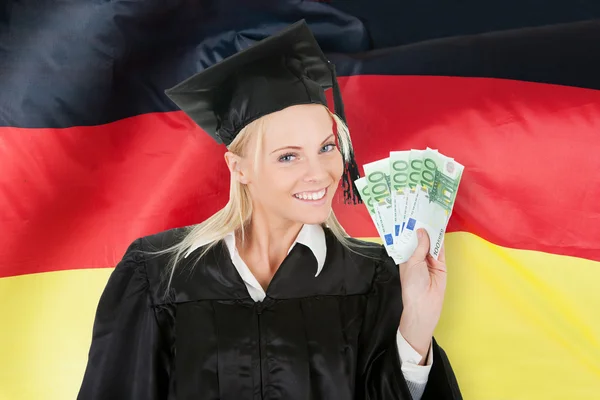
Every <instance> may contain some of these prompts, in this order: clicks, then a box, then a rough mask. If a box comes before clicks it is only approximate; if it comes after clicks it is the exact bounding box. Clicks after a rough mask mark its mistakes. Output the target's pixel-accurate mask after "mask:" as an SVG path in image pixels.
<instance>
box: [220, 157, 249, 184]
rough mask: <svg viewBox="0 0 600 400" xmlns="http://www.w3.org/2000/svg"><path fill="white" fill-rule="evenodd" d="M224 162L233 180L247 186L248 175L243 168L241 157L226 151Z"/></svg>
mask: <svg viewBox="0 0 600 400" xmlns="http://www.w3.org/2000/svg"><path fill="white" fill-rule="evenodd" d="M225 162H226V163H227V168H229V172H230V173H231V176H232V177H233V178H235V179H237V180H238V182H240V183H242V184H244V185H246V184H248V182H249V180H248V174H247V173H246V169H245V168H244V167H245V165H244V164H245V163H244V160H243V158H242V157H240V156H238V155H237V154H234V153H232V152H230V151H228V152H226V153H225Z"/></svg>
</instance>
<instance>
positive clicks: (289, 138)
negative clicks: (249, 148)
mask: <svg viewBox="0 0 600 400" xmlns="http://www.w3.org/2000/svg"><path fill="white" fill-rule="evenodd" d="M332 128H333V119H332V118H331V116H330V115H329V112H328V111H327V109H326V108H325V107H324V106H322V105H319V104H301V105H295V106H292V107H287V108H285V109H283V110H281V111H277V112H275V113H272V114H270V115H269V118H268V119H267V120H266V121H265V124H264V144H263V147H264V148H265V149H267V150H268V149H275V148H279V147H283V146H309V145H312V144H314V143H316V144H320V143H321V142H322V141H323V140H324V139H326V138H327V137H328V136H329V135H331V134H332V132H333V131H332Z"/></svg>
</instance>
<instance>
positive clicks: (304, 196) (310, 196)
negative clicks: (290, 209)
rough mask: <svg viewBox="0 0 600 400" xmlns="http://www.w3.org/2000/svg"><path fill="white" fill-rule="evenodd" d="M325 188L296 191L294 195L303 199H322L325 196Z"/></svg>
mask: <svg viewBox="0 0 600 400" xmlns="http://www.w3.org/2000/svg"><path fill="white" fill-rule="evenodd" d="M325 192H326V190H325V189H321V190H319V191H318V192H302V193H296V194H295V195H294V197H296V198H298V199H302V200H320V199H322V198H323V196H325Z"/></svg>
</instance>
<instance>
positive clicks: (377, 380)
mask: <svg viewBox="0 0 600 400" xmlns="http://www.w3.org/2000/svg"><path fill="white" fill-rule="evenodd" d="M182 233H183V230H182V228H178V229H171V230H167V231H163V232H160V233H158V234H155V235H150V236H146V237H142V238H139V239H137V240H135V241H134V242H133V243H132V244H131V245H130V246H129V248H128V249H127V251H126V253H125V255H124V256H123V259H122V260H121V261H120V262H119V264H118V265H117V267H116V268H115V270H114V271H113V273H112V274H111V276H110V279H109V281H108V283H107V285H106V288H105V290H104V292H103V294H102V296H101V299H100V302H99V305H98V310H97V313H96V319H95V322H94V328H93V335H92V344H91V348H90V352H89V359H88V364H87V368H86V371H85V375H84V378H83V383H82V386H81V389H80V392H79V396H78V400H120V399H123V400H125V399H140V400H142V399H143V400H174V399H179V400H181V399H185V400H188V399H190V400H191V399H194V400H208V399H211V400H212V399H221V400H245V399H253V400H258V399H261V400H263V399H265V400H266V399H269V400H271V399H286V400H296V399H298V400H299V399H303V400H305V399H314V400H317V399H328V400H329V399H331V400H345V399H348V400H350V399H370V400H371V399H373V400H374V399H378V400H392V399H394V400H410V393H409V390H408V387H407V385H406V381H405V380H404V378H403V375H402V371H401V365H400V359H399V357H398V350H397V345H396V331H397V329H398V325H399V322H400V315H401V313H402V292H401V287H400V278H399V271H398V266H397V265H395V264H394V262H393V260H392V259H391V258H390V257H388V256H387V254H386V252H385V250H384V248H383V247H382V246H381V245H376V244H369V249H368V250H363V253H365V254H360V255H359V254H355V253H353V252H352V251H350V250H348V249H346V248H345V247H344V246H342V245H341V243H340V242H339V241H338V240H337V239H336V238H335V236H334V235H333V234H332V233H331V231H330V230H329V229H325V236H326V242H327V257H326V262H325V267H324V268H323V270H322V271H321V273H320V275H319V279H315V266H316V259H315V258H314V255H313V253H312V252H311V251H310V250H309V249H308V247H306V246H304V245H302V244H300V243H298V244H296V245H295V246H294V247H293V249H292V250H291V251H290V253H289V254H288V256H287V257H286V258H285V259H284V261H283V262H282V264H281V266H280V267H279V269H278V270H277V272H276V273H275V275H274V277H273V279H272V281H271V283H270V284H269V287H268V288H267V292H266V293H267V296H266V298H265V300H264V301H262V302H255V301H254V300H252V298H251V297H250V296H249V294H248V290H247V288H246V286H245V284H244V282H243V280H242V279H241V277H240V275H239V273H238V272H237V270H236V269H235V268H234V266H233V264H232V261H231V257H230V255H229V253H228V251H227V249H226V247H225V244H224V243H222V242H220V243H218V244H217V245H216V246H214V247H213V248H212V249H211V250H210V251H209V252H208V253H207V254H206V255H205V256H204V257H203V258H202V259H200V261H199V262H198V263H197V264H196V265H195V266H194V267H193V268H192V264H193V263H194V262H195V261H196V260H197V257H193V255H194V254H192V256H190V257H187V258H186V259H184V260H183V261H182V262H181V263H180V265H179V266H178V268H177V272H176V273H175V275H174V277H173V280H172V282H171V286H170V288H169V291H168V294H167V292H166V290H165V288H166V282H167V279H166V278H165V276H166V275H165V274H166V271H165V269H166V265H167V263H168V257H169V255H160V256H156V255H147V254H143V253H142V252H141V251H154V250H157V249H162V248H165V247H168V246H171V245H173V244H175V243H176V242H177V241H178V240H180V239H181V237H182ZM140 250H141V251H140ZM432 341H433V343H432V349H433V360H434V361H433V366H432V369H431V371H430V374H429V379H428V382H427V387H426V389H425V392H424V394H423V400H430V399H436V400H437V399H461V398H462V396H461V394H460V390H459V387H458V383H457V380H456V377H455V375H454V372H453V371H452V367H451V365H450V362H449V360H448V357H447V356H446V354H445V352H444V351H443V349H442V348H441V347H440V346H439V345H438V344H437V342H436V340H435V338H433V339H432Z"/></svg>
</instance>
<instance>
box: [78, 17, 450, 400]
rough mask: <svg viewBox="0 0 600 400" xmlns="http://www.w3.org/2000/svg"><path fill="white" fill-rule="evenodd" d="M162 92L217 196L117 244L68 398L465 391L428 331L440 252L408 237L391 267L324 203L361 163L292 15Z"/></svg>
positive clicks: (324, 66)
mask: <svg viewBox="0 0 600 400" xmlns="http://www.w3.org/2000/svg"><path fill="white" fill-rule="evenodd" d="M329 87H333V91H334V99H335V113H333V112H330V111H329V109H328V108H327V102H326V100H325V95H324V89H325V88H329ZM167 94H168V95H169V97H170V98H171V99H172V100H173V101H174V102H175V103H176V104H177V105H178V106H179V107H181V108H182V110H183V111H185V112H186V113H187V114H188V115H189V116H190V117H191V118H192V119H193V120H194V121H196V122H197V123H198V125H200V126H201V127H202V128H203V129H204V130H205V131H206V132H207V133H208V134H210V135H212V136H213V137H214V138H215V140H217V141H218V142H219V143H224V144H225V145H226V146H227V152H226V153H225V157H224V158H225V162H226V163H227V166H228V167H229V170H230V172H231V186H230V199H229V202H228V203H227V205H226V206H225V207H224V208H223V209H222V210H220V211H219V212H217V213H216V214H214V215H213V216H212V217H210V218H208V219H207V220H206V221H204V222H202V223H200V224H198V225H194V226H190V227H185V228H178V229H172V230H168V231H164V232H161V233H158V234H155V235H151V236H147V237H143V238H139V239H137V240H135V241H134V242H133V243H132V244H131V245H130V246H129V248H128V250H127V252H126V253H125V255H124V257H123V259H122V260H121V262H120V263H119V264H118V265H117V267H116V268H115V270H114V272H113V273H112V275H111V277H110V279H109V282H108V284H107V286H106V289H105V291H104V293H103V295H102V297H101V299H100V303H99V306H98V310H97V315H96V320H95V324H94V331H93V339H92V345H91V349H90V354H89V361H88V365H87V369H86V373H85V376H84V380H83V384H82V387H81V390H80V393H79V399H82V400H100V399H106V400H117V399H140V400H158V399H161V400H163V399H164V400H167V399H194V400H204V399H207V400H208V399H223V400H244V399H289V400H295V399H330V400H344V399H384V400H391V399H403V400H409V399H411V398H412V399H459V398H461V395H460V391H459V388H458V384H457V382H456V379H455V377H454V373H453V371H452V368H451V366H450V363H449V361H448V358H447V357H446V355H445V353H444V351H443V350H442V349H441V348H440V347H439V346H438V344H437V343H436V342H435V340H434V339H433V337H432V335H433V330H434V328H435V326H436V324H437V321H438V319H439V316H440V313H441V307H442V302H443V295H444V291H445V284H446V277H445V273H446V266H445V264H444V257H443V256H441V257H440V260H439V261H436V260H433V259H432V258H430V257H428V256H427V254H428V251H429V240H428V238H427V236H426V235H421V237H420V239H419V247H418V248H417V250H416V251H415V254H414V255H413V257H412V258H411V260H410V261H408V262H407V263H406V264H403V265H401V266H400V267H399V266H397V265H394V263H393V261H392V260H391V258H389V257H388V256H387V255H386V254H385V251H384V250H383V247H382V246H380V245H375V244H369V243H366V242H361V241H358V240H355V239H352V238H350V237H348V236H347V235H346V233H345V232H344V230H343V228H342V227H341V225H340V224H339V223H338V221H337V220H336V218H335V215H334V213H333V212H332V208H331V204H332V199H333V197H334V194H335V192H336V190H337V188H338V185H339V183H340V180H341V181H342V186H343V188H344V196H345V199H346V200H347V201H349V202H355V201H356V191H355V189H356V188H355V187H353V181H354V179H356V178H357V169H356V164H355V163H354V160H353V150H352V146H351V142H350V136H349V133H348V129H347V127H346V124H345V119H344V113H343V107H342V102H341V96H340V92H339V88H338V86H337V79H336V76H335V72H334V69H333V66H332V64H330V63H329V62H328V61H327V60H326V58H325V56H324V55H323V53H322V52H321V50H320V48H319V47H318V45H317V43H316V41H315V39H314V37H313V36H312V34H311V32H310V30H309V29H308V27H307V25H306V24H305V23H304V21H300V22H299V23H296V24H294V25H292V26H291V27H289V28H288V29H285V30H284V31H282V32H280V33H279V34H277V35H274V36H272V37H270V38H267V39H265V40H263V41H261V42H259V43H258V44H256V45H255V46H252V47H250V48H248V49H246V50H244V51H242V52H240V53H238V54H236V55H234V56H232V57H230V58H227V59H225V60H223V61H221V62H220V63H218V64H216V65H215V66H213V67H211V68H208V69H206V70H204V71H202V72H200V73H199V74H197V75H194V76H192V77H190V78H189V79H187V80H186V81H184V82H182V83H180V84H178V85H177V86H175V87H174V88H172V89H170V90H168V91H167ZM401 287H402V290H401Z"/></svg>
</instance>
